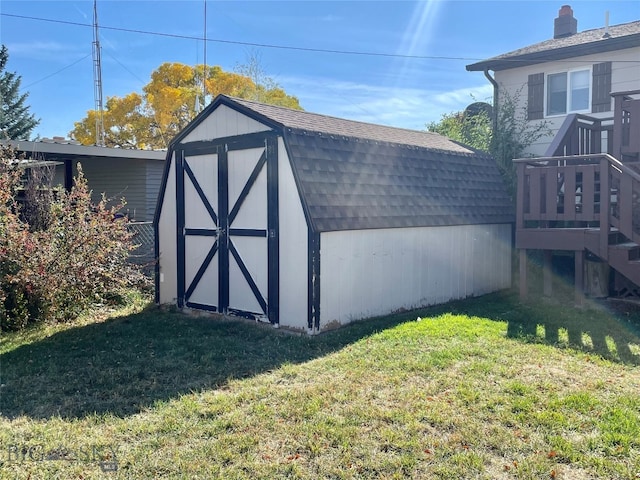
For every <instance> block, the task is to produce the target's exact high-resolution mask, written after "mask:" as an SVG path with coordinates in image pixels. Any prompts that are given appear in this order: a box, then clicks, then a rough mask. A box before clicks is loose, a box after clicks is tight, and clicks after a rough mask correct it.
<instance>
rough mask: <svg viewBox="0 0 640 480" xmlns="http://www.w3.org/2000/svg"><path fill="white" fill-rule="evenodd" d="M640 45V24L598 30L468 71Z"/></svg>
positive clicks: (546, 43)
mask: <svg viewBox="0 0 640 480" xmlns="http://www.w3.org/2000/svg"><path fill="white" fill-rule="evenodd" d="M639 45H640V21H634V22H629V23H623V24H620V25H612V26H610V27H608V28H594V29H591V30H585V31H583V32H578V33H574V34H573V35H569V36H566V37H561V38H552V39H550V40H545V41H544V42H540V43H536V44H533V45H529V46H528V47H524V48H520V49H518V50H514V51H512V52H508V53H504V54H502V55H498V56H496V57H492V58H489V59H487V60H482V61H481V62H477V63H473V64H471V65H467V70H468V71H474V72H475V71H483V70H485V69H489V70H493V71H500V70H508V69H510V68H518V67H524V66H527V65H535V64H537V63H544V62H552V61H555V60H564V59H567V58H575V57H580V56H583V55H591V54H595V53H605V52H612V51H616V50H623V49H625V48H633V47H637V46H639Z"/></svg>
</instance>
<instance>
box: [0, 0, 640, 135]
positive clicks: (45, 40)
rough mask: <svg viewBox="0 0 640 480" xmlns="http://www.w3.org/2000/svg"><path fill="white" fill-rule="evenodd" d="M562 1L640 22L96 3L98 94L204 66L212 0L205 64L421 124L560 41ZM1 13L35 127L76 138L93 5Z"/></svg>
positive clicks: (73, 0)
mask: <svg viewBox="0 0 640 480" xmlns="http://www.w3.org/2000/svg"><path fill="white" fill-rule="evenodd" d="M563 3H570V5H571V6H572V8H573V11H574V16H575V17H576V18H577V19H578V30H579V31H582V30H587V29H590V28H598V27H601V26H603V25H604V21H605V12H606V11H607V10H608V11H609V12H610V24H612V25H614V24H619V23H625V22H629V21H633V20H638V19H640V2H637V1H631V0H629V1H625V0H617V1H595V0H593V1H574V2H562V1H546V0H545V1H542V0H538V1H533V0H532V1H526V2H519V1H480V0H441V1H433V0H428V1H420V2H409V1H392V2H389V1H364V0H360V1H326V0H325V1H303V0H298V1H284V2H282V1H279V2H276V1H269V0H263V1H253V2H247V1H214V0H206V2H205V0H185V1H171V0H154V1H135V0H134V1H124V0H122V1H113V0H98V3H97V6H98V21H99V25H100V26H101V29H100V42H101V46H102V83H103V96H104V99H105V101H106V98H107V97H110V96H114V95H117V96H123V95H126V94H128V93H130V92H134V91H135V92H141V91H142V87H143V86H144V85H145V84H146V83H148V81H149V79H150V75H151V72H152V71H153V70H155V69H156V68H157V67H158V66H159V65H160V64H162V63H163V62H180V63H185V64H190V65H194V64H200V63H203V54H204V48H203V45H204V42H203V40H202V37H203V36H204V28H205V27H204V24H205V22H204V11H205V6H206V11H207V20H206V27H207V28H206V36H207V38H208V39H209V41H208V42H207V48H206V50H207V64H209V65H220V66H221V67H222V68H224V69H225V70H234V69H235V68H236V67H237V66H238V65H239V64H243V63H245V62H246V61H247V60H248V58H249V56H251V55H256V56H258V57H259V58H260V61H261V65H262V67H263V69H264V71H265V72H266V73H267V74H268V75H269V76H271V77H272V78H273V79H274V80H276V82H278V83H279V84H280V85H281V86H282V87H283V88H284V89H285V90H286V91H287V93H289V94H292V95H295V96H297V97H298V98H299V100H300V103H301V105H302V107H303V108H304V109H305V110H307V111H311V112H315V113H322V114H326V115H333V116H338V117H343V118H350V119H354V120H361V121H366V122H373V123H380V124H385V125H392V126H397V127H403V128H411V129H418V130H421V129H424V128H425V125H426V123H428V122H430V121H433V120H438V119H439V118H440V117H441V115H442V114H444V113H448V112H451V111H457V110H461V109H463V108H464V107H465V106H466V105H468V104H469V103H471V102H473V101H474V100H473V99H474V98H475V99H477V100H487V99H489V97H490V96H491V88H490V85H489V83H488V81H487V80H486V79H485V78H484V76H483V75H482V73H479V72H467V71H466V70H465V65H467V64H469V63H473V62H475V61H477V60H480V59H485V58H488V57H492V56H494V55H498V54H501V53H505V52H508V51H511V50H515V49H517V48H520V47H523V46H526V45H529V44H532V43H536V42H539V41H543V40H546V39H548V38H551V37H552V36H553V20H554V18H555V17H556V16H557V13H558V10H559V9H560V7H561V6H562V4H563ZM0 9H1V11H0V14H1V15H0V40H1V41H2V43H3V44H4V45H6V46H7V48H8V49H9V64H8V70H9V71H15V72H17V73H18V74H19V75H20V76H21V77H22V88H23V91H26V92H29V98H28V103H29V105H30V106H31V111H32V112H33V113H34V114H35V115H36V116H37V117H39V118H41V123H40V125H39V126H38V127H37V128H36V130H35V131H34V135H40V136H41V137H52V136H54V135H56V136H65V135H67V134H68V132H69V131H71V130H72V128H73V122H74V121H79V120H81V119H82V118H83V117H84V116H85V115H86V112H87V110H89V109H92V108H94V105H95V103H94V83H93V62H92V57H91V52H92V41H93V30H92V28H91V26H90V25H91V23H92V21H93V1H92V0H66V1H53V0H52V1H29V0H20V1H11V0H2V1H1V2H0ZM26 17H32V18H26ZM38 19H46V20H51V21H43V20H38ZM62 22H71V23H72V24H69V23H62ZM87 25H88V26H87ZM119 29H123V30H136V31H138V32H132V31H123V30H119ZM142 32H155V33H158V34H163V35H151V34H148V33H142ZM171 35H174V36H171ZM178 36H182V37H195V38H179V37H178ZM196 38H200V40H197V39H196ZM243 43H244V44H243ZM247 43H248V44H258V45H275V46H284V47H296V48H302V49H319V50H332V51H335V52H338V51H350V52H360V53H367V52H369V53H379V54H385V55H362V54H358V55H355V54H343V53H328V52H313V51H309V50H295V49H282V48H269V47H266V46H251V45H246V44H247ZM418 57H422V58H418Z"/></svg>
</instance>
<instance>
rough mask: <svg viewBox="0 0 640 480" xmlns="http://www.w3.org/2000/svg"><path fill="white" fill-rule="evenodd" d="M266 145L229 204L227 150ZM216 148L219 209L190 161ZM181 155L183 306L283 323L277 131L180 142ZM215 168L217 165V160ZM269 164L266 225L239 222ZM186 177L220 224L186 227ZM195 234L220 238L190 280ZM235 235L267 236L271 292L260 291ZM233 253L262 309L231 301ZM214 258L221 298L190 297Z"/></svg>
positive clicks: (178, 164)
mask: <svg viewBox="0 0 640 480" xmlns="http://www.w3.org/2000/svg"><path fill="white" fill-rule="evenodd" d="M256 148H264V150H263V152H262V154H261V155H260V158H259V160H258V161H257V163H256V165H255V166H254V168H253V171H252V173H251V175H250V176H249V178H248V180H247V181H246V183H245V185H244V188H243V189H242V191H241V193H240V195H239V196H238V199H237V200H236V202H235V204H233V205H229V188H228V185H229V156H228V152H230V151H237V150H246V149H256ZM211 154H216V155H217V159H218V164H217V177H218V183H217V185H216V187H217V200H218V211H215V209H214V208H213V206H212V205H211V202H210V201H209V199H208V198H207V196H206V194H205V193H204V190H203V188H202V186H201V182H204V181H206V180H210V179H204V178H197V176H196V174H195V173H194V171H193V170H192V169H191V166H190V165H189V158H191V157H196V156H200V155H211ZM175 161H176V200H177V203H176V205H177V211H176V234H177V255H178V262H177V263H178V265H177V267H178V268H177V275H178V278H177V290H178V292H177V293H178V298H177V303H178V307H180V308H182V307H184V306H187V307H190V308H196V309H202V310H209V311H215V312H220V313H225V314H226V313H229V314H234V315H241V316H245V317H249V318H265V317H266V318H268V319H269V321H270V322H271V323H274V324H277V323H279V304H278V297H279V240H278V239H279V228H278V225H279V219H278V139H277V136H276V134H275V133H273V132H261V133H257V134H249V135H241V136H237V137H228V138H224V139H218V140H215V141H198V142H189V143H184V144H179V145H177V147H176V149H175ZM212 168H213V166H212ZM264 168H266V169H267V198H266V201H267V229H266V230H265V229H264V228H256V229H251V228H234V226H233V221H234V220H235V219H236V216H237V215H238V212H239V211H240V208H241V207H242V204H243V202H244V200H245V199H246V198H247V196H248V195H249V193H250V192H251V189H252V187H253V186H254V184H255V182H256V179H257V178H258V176H259V175H260V173H261V172H262V170H263V169H264ZM185 182H190V183H191V184H192V185H193V187H194V189H195V191H196V192H197V194H198V197H199V199H200V201H201V202H202V204H203V205H204V207H205V209H206V211H207V214H208V215H209V216H210V217H211V220H212V221H213V225H214V226H215V228H211V229H206V228H187V227H186V226H185V209H186V208H188V206H187V205H186V202H185ZM190 236H207V237H215V241H214V243H213V245H212V246H211V248H210V249H209V251H208V252H207V254H206V256H205V258H204V260H203V261H202V264H201V265H200V267H199V268H198V270H197V272H196V274H195V275H194V277H193V278H192V279H191V280H190V281H189V282H188V285H187V281H186V275H185V274H186V271H185V270H186V268H185V263H186V262H185V254H186V251H185V248H186V239H187V238H188V237H190ZM234 237H262V238H266V241H267V252H268V253H267V255H268V260H267V264H268V272H267V284H268V287H267V292H266V294H267V296H266V298H265V297H264V295H263V292H261V291H260V289H259V288H258V285H257V284H256V282H255V280H254V279H253V278H252V276H251V272H249V270H248V269H247V267H246V265H245V263H244V262H243V260H242V257H241V255H240V253H239V252H238V250H237V248H236V246H235V244H234V242H233V239H234ZM230 258H233V260H234V261H235V262H236V264H237V265H238V267H239V269H240V271H241V272H242V275H243V277H244V279H245V281H246V282H247V285H248V286H249V288H250V289H251V292H252V293H253V295H254V296H255V299H256V301H257V303H258V305H259V306H260V309H261V310H262V311H261V312H248V311H243V310H239V309H234V308H231V307H230V305H229V287H230V281H229V262H230ZM213 262H217V265H218V285H217V287H218V302H217V304H215V302H211V303H209V302H207V303H202V302H191V301H190V297H191V296H192V294H193V293H194V291H195V289H196V288H197V287H198V285H199V283H200V282H201V280H202V278H203V276H204V275H205V273H206V272H207V270H208V269H209V268H210V267H211V265H212V263H213Z"/></svg>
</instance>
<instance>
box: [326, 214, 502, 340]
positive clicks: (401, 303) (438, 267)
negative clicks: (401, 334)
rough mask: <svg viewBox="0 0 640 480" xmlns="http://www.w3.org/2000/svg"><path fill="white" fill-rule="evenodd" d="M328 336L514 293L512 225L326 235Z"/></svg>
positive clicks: (370, 231) (331, 233)
mask: <svg viewBox="0 0 640 480" xmlns="http://www.w3.org/2000/svg"><path fill="white" fill-rule="evenodd" d="M320 245H321V246H320V258H321V274H320V278H321V286H320V292H321V293H320V297H321V300H320V316H321V325H320V328H321V330H322V329H324V328H327V327H328V326H335V325H338V324H345V323H348V322H350V321H353V320H357V319H362V318H368V317H372V316H376V315H382V314H386V313H389V312H393V311H396V310H399V309H412V308H417V307H421V306H426V305H432V304H437V303H444V302H447V301H449V300H452V299H458V298H464V297H467V296H471V295H481V294H484V293H489V292H491V291H495V290H500V289H503V288H508V287H510V284H511V264H510V262H511V260H510V259H511V256H510V253H509V251H510V248H511V226H510V225H463V226H446V227H429V228H408V229H383V230H353V231H343V232H326V233H323V234H322V235H321V240H320Z"/></svg>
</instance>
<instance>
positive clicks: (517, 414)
mask: <svg viewBox="0 0 640 480" xmlns="http://www.w3.org/2000/svg"><path fill="white" fill-rule="evenodd" d="M639 327H640V309H638V308H635V309H628V308H627V306H626V305H623V304H614V303H609V304H606V305H600V306H597V307H595V306H594V307H590V308H586V309H583V310H578V309H574V308H572V307H571V306H563V305H551V304H521V303H520V302H519V301H518V300H517V297H515V296H514V295H512V294H511V293H500V294H493V295H489V296H485V297H480V298H476V299H471V300H466V301H460V302H454V303H450V304H448V305H445V306H439V307H433V308H429V309H425V310H421V311H415V312H409V313H403V314H400V315H395V316H390V317H385V318H379V319H373V320H369V321H366V322H358V323H355V324H352V325H350V326H347V327H345V328H342V329H340V330H337V331H333V332H330V333H327V334H323V335H320V336H318V337H315V338H307V337H300V336H295V335H290V334H287V333H284V332H281V331H278V330H273V329H271V328H267V327H262V326H258V325H253V324H249V323H245V322H241V321H226V320H213V319H211V318H206V317H188V316H184V315H181V314H178V313H173V312H167V311H160V310H158V309H156V308H154V307H148V308H146V309H138V310H125V311H120V312H112V313H111V314H109V315H106V316H104V315H103V317H102V318H98V321H93V319H83V320H78V321H77V322H75V323H74V324H70V325H64V326H63V325H57V326H39V327H37V328H34V329H32V330H29V331H27V332H23V333H11V334H4V335H3V337H2V340H1V345H0V362H1V363H0V367H1V381H0V383H1V384H2V386H1V387H0V395H1V403H0V407H1V412H2V415H1V416H0V478H11V479H13V478H25V479H26V478H29V479H54V478H59V479H71V478H77V479H92V478H114V479H115V478H122V479H148V478H185V479H196V478H201V479H209V478H224V479H234V478H247V479H254V478H265V479H271V478H306V479H320V478H429V479H430V478H443V479H457V478H486V479H496V478H505V479H511V478H520V479H545V478H551V479H553V478H564V479H578V480H579V479H590V478H607V479H638V478H640V328H639Z"/></svg>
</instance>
